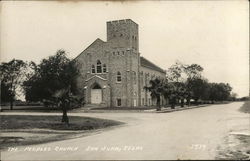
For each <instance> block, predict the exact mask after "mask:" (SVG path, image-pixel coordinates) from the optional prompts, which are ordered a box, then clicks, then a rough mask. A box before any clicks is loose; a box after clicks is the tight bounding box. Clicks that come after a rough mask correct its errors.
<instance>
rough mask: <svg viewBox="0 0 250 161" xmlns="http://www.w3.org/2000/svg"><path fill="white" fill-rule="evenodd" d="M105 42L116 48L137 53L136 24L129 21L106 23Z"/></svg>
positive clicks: (137, 37)
mask: <svg viewBox="0 0 250 161" xmlns="http://www.w3.org/2000/svg"><path fill="white" fill-rule="evenodd" d="M107 42H109V43H111V44H112V46H114V47H117V48H126V49H132V50H133V51H135V52H136V53H138V52H139V35H138V24H136V23H135V22H134V21H132V20H130V19H125V20H117V21H108V22H107Z"/></svg>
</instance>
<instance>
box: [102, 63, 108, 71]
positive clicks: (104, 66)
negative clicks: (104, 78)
mask: <svg viewBox="0 0 250 161" xmlns="http://www.w3.org/2000/svg"><path fill="white" fill-rule="evenodd" d="M102 70H103V73H106V72H107V66H106V64H103V66H102Z"/></svg>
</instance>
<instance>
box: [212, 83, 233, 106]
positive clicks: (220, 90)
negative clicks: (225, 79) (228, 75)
mask: <svg viewBox="0 0 250 161" xmlns="http://www.w3.org/2000/svg"><path fill="white" fill-rule="evenodd" d="M231 90H232V87H231V86H230V85H229V84H228V83H226V84H225V83H211V84H210V92H209V99H210V100H211V101H212V102H214V101H226V100H229V98H230V93H231Z"/></svg>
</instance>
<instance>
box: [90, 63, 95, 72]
mask: <svg viewBox="0 0 250 161" xmlns="http://www.w3.org/2000/svg"><path fill="white" fill-rule="evenodd" d="M91 73H95V65H92V66H91Z"/></svg>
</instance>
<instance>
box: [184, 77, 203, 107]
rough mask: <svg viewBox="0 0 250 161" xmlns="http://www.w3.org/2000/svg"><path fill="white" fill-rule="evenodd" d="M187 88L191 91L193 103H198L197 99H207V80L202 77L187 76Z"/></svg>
mask: <svg viewBox="0 0 250 161" xmlns="http://www.w3.org/2000/svg"><path fill="white" fill-rule="evenodd" d="M187 86H188V89H189V90H190V91H191V93H192V95H191V98H193V99H194V100H195V103H196V104H198V100H199V99H207V98H208V96H207V95H206V93H207V90H208V82H207V80H205V79H203V78H196V77H193V78H188V80H187Z"/></svg>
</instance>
